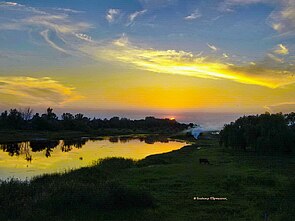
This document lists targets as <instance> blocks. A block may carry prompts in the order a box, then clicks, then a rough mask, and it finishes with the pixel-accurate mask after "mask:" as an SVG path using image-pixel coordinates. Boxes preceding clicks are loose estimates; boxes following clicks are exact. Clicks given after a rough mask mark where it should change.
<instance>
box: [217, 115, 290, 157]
mask: <svg viewBox="0 0 295 221" xmlns="http://www.w3.org/2000/svg"><path fill="white" fill-rule="evenodd" d="M220 145H222V146H225V147H230V148H233V149H241V150H252V151H256V152H284V153H291V152H293V153H294V152H295V113H293V112H292V113H289V114H282V113H278V114H270V113H265V114H261V115H256V116H244V117H240V118H239V119H238V120H236V121H235V122H232V123H230V124H228V125H225V126H224V129H223V130H222V131H221V132H220Z"/></svg>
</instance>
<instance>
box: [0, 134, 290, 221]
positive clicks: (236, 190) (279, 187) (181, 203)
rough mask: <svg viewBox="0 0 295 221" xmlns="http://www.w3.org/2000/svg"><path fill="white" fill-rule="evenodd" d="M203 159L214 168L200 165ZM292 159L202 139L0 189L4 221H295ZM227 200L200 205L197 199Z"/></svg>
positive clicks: (13, 182) (11, 182)
mask: <svg viewBox="0 0 295 221" xmlns="http://www.w3.org/2000/svg"><path fill="white" fill-rule="evenodd" d="M199 158H206V159H208V160H209V161H210V164H209V165H204V164H202V165H200V164H199V162H198V160H199ZM294 169H295V158H294V157H293V156H284V155H281V156H273V155H268V156H265V155H255V154H253V153H244V152H233V151H230V150H224V149H222V148H220V147H219V146H218V145H217V140H215V139H210V140H199V141H197V143H196V144H193V145H188V146H185V147H183V148H182V149H180V150H178V151H172V152H169V153H165V154H159V155H153V156H149V157H147V158H145V159H143V160H140V161H136V162H135V161H133V160H128V159H120V158H119V159H106V160H103V161H100V162H98V163H97V164H96V165H93V166H92V167H89V168H82V169H79V170H75V171H72V172H69V173H66V174H55V175H46V176H42V177H39V178H35V179H33V180H32V181H31V182H30V183H26V182H17V181H9V182H4V183H2V185H1V186H0V209H1V214H0V220H42V219H43V220H87V221H88V220H210V221H211V220H212V221H214V220H233V221H239V220H245V221H246V220H251V221H255V220H257V221H258V220H264V214H265V213H267V214H268V216H269V220H272V221H275V220H278V221H279V220H284V221H285V220H294V215H295V213H294V211H295V208H294V200H295V189H294V186H295V179H294V177H293V176H292V174H294ZM211 196H213V197H222V198H227V200H226V201H216V200H215V201H213V200H210V201H198V200H194V197H211Z"/></svg>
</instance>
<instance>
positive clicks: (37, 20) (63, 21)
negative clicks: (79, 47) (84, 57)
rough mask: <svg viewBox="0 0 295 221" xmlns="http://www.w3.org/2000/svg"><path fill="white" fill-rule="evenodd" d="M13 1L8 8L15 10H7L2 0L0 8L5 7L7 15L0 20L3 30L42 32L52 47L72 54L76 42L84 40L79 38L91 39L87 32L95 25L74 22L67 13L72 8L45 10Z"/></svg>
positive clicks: (39, 33)
mask: <svg viewBox="0 0 295 221" xmlns="http://www.w3.org/2000/svg"><path fill="white" fill-rule="evenodd" d="M6 4H7V3H6ZM6 4H5V5H6ZM10 5H13V6H9V7H8V8H13V9H14V10H8V11H7V6H5V7H6V8H4V9H3V6H2V5H1V4H0V11H1V10H5V11H6V15H7V16H6V17H7V18H5V19H4V21H5V22H1V20H0V30H16V31H22V32H24V31H27V32H29V33H30V34H31V35H33V34H36V35H41V36H42V38H43V39H44V41H45V42H46V43H47V44H48V45H49V46H50V47H52V48H54V49H56V50H57V51H59V52H62V53H66V54H72V55H74V54H77V51H75V45H76V44H79V43H81V42H79V41H83V42H84V41H91V37H90V36H88V35H86V34H85V33H84V32H85V31H87V30H89V29H90V28H92V25H91V24H89V23H86V22H74V21H73V19H71V17H70V15H69V14H67V12H70V13H73V12H72V11H71V9H62V8H59V10H58V11H61V12H59V13H57V12H54V13H52V12H50V11H52V10H50V9H48V10H47V11H42V10H39V9H38V8H33V7H27V6H25V5H19V4H17V5H14V4H10ZM1 6H2V7H1ZM9 15H10V16H9ZM0 19H1V17H0ZM52 36H54V38H53V37H52ZM35 39H36V38H35ZM60 42H62V43H63V46H60ZM64 47H67V48H64Z"/></svg>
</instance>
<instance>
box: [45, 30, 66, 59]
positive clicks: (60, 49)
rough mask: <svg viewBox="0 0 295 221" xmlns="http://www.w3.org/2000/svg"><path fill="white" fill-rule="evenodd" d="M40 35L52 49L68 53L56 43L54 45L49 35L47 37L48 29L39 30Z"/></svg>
mask: <svg viewBox="0 0 295 221" xmlns="http://www.w3.org/2000/svg"><path fill="white" fill-rule="evenodd" d="M40 35H41V36H42V37H43V38H44V39H45V41H46V42H47V43H48V44H49V45H50V46H51V47H52V48H54V49H56V50H58V51H60V52H62V53H65V54H69V53H68V52H67V51H66V50H65V49H63V48H61V47H59V46H58V45H56V44H55V43H54V42H53V41H51V40H50V37H49V30H48V29H46V30H44V31H41V32H40Z"/></svg>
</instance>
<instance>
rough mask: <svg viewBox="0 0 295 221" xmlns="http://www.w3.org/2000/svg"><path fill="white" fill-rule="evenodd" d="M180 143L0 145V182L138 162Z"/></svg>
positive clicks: (115, 140)
mask: <svg viewBox="0 0 295 221" xmlns="http://www.w3.org/2000/svg"><path fill="white" fill-rule="evenodd" d="M184 145H185V143H184V142H179V141H174V140H169V139H167V138H160V137H152V136H148V137H137V138H136V137H108V138H100V139H89V138H81V139H74V140H73V139H72V140H35V141H28V142H19V143H2V144H0V179H2V180H4V179H7V178H12V177H14V178H19V179H30V178H32V177H33V176H36V175H41V174H45V173H54V172H64V171H66V170H70V169H76V168H80V167H84V166H89V165H91V164H93V162H94V161H97V160H98V159H102V158H106V157H125V158H133V159H142V158H144V157H146V156H148V155H151V154H158V153H164V152H169V151H172V150H176V149H179V148H181V147H183V146H184Z"/></svg>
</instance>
